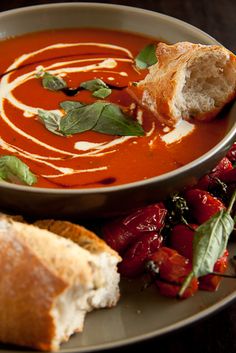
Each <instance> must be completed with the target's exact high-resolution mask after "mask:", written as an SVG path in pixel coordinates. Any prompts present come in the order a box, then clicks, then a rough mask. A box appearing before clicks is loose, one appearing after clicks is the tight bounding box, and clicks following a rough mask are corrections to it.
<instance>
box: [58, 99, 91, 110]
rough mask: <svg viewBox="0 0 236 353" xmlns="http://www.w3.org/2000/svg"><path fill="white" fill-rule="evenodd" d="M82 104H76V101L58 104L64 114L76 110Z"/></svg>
mask: <svg viewBox="0 0 236 353" xmlns="http://www.w3.org/2000/svg"><path fill="white" fill-rule="evenodd" d="M83 105H85V104H83V103H81V102H78V101H64V102H61V103H60V107H61V108H62V109H63V110H64V111H65V112H67V113H68V112H69V111H70V110H73V109H76V108H80V107H82V106H83Z"/></svg>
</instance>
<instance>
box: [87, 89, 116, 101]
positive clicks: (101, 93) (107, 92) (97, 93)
mask: <svg viewBox="0 0 236 353" xmlns="http://www.w3.org/2000/svg"><path fill="white" fill-rule="evenodd" d="M111 92H112V90H111V89H110V88H105V87H104V88H99V89H98V90H97V91H94V92H93V94H92V95H93V97H96V98H101V99H104V98H106V97H108V96H109V95H110V94H111Z"/></svg>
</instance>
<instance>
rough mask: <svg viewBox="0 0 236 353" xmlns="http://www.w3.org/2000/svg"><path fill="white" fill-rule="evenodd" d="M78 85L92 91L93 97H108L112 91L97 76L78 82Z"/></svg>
mask: <svg viewBox="0 0 236 353" xmlns="http://www.w3.org/2000/svg"><path fill="white" fill-rule="evenodd" d="M80 87H82V88H84V89H86V90H88V91H91V92H93V94H92V95H93V97H96V98H101V99H104V98H106V97H108V96H109V95H110V94H111V92H112V90H111V89H110V88H109V87H108V86H107V84H106V83H105V82H104V81H102V80H100V79H99V78H98V79H95V80H89V81H85V82H82V83H81V84H80Z"/></svg>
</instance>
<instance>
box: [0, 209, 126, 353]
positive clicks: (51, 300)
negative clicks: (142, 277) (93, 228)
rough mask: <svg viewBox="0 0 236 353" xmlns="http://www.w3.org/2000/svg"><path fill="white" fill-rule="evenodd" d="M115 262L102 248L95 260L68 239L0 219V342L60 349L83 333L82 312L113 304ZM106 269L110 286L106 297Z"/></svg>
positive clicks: (116, 292) (113, 255) (115, 297)
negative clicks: (79, 333)
mask: <svg viewBox="0 0 236 353" xmlns="http://www.w3.org/2000/svg"><path fill="white" fill-rule="evenodd" d="M95 237H96V236H95ZM95 237H94V247H96V246H95V241H96V238H95ZM97 239H98V238H97ZM98 243H99V240H98ZM107 254H108V255H107ZM119 260H120V258H119V256H118V255H117V254H116V253H115V252H112V251H111V254H110V253H109V251H107V249H106V250H105V251H104V252H103V255H102V256H101V257H98V256H97V255H94V254H92V253H90V252H89V251H88V250H86V249H83V248H82V247H80V246H79V245H77V244H76V243H74V242H73V241H71V240H69V239H65V238H63V237H60V236H58V235H56V234H54V233H52V232H49V231H47V230H43V229H39V228H38V227H36V226H34V225H28V224H25V223H20V222H16V221H13V220H12V219H10V218H8V217H6V216H4V215H1V216H0V266H1V276H0V341H1V342H4V343H13V344H17V345H22V346H28V347H32V348H36V349H40V350H44V351H56V350H58V349H59V345H60V343H61V342H64V341H67V340H68V339H69V337H70V336H71V334H73V333H74V332H80V331H82V329H83V323H84V317H85V314H86V312H88V311H90V310H92V309H93V308H99V307H106V306H112V305H115V304H116V302H117V300H118V298H119V289H118V282H119V274H118V273H117V271H116V265H117V262H118V261H119ZM105 266H110V273H109V278H110V279H111V281H113V282H112V283H113V286H111V288H110V293H109V294H108V293H107V292H106V290H105V292H106V295H104V294H103V293H104V286H105V284H106V281H107V273H105V271H104V267H105Z"/></svg>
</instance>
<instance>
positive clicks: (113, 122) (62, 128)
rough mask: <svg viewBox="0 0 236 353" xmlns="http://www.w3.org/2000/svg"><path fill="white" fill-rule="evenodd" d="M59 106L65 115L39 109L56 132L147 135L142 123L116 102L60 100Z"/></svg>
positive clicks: (49, 126)
mask: <svg viewBox="0 0 236 353" xmlns="http://www.w3.org/2000/svg"><path fill="white" fill-rule="evenodd" d="M69 102H70V103H69ZM60 106H61V107H62V108H63V109H64V110H65V111H66V112H67V114H66V115H64V116H60V115H59V114H58V113H57V112H56V111H53V110H51V111H47V110H42V109H39V110H38V114H39V116H40V118H41V120H42V122H43V123H44V124H45V127H46V128H47V129H48V130H49V131H51V132H53V133H54V134H57V135H64V136H69V135H74V134H76V133H81V132H84V131H89V130H92V131H96V132H100V133H103V134H109V135H119V136H143V135H144V130H143V128H142V126H141V125H140V124H139V123H138V122H137V121H135V120H133V119H132V118H131V117H130V116H128V115H126V114H125V113H124V112H123V111H122V110H121V109H120V107H119V106H118V105H116V104H113V103H108V102H95V103H92V104H82V103H80V102H72V101H65V102H62V103H60ZM73 107H74V108H73Z"/></svg>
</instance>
